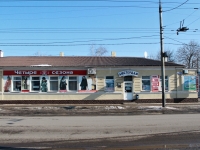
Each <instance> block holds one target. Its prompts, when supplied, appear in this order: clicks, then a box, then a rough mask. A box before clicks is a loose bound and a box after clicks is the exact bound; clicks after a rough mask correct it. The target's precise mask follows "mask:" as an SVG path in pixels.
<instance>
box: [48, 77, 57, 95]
mask: <svg viewBox="0 0 200 150" xmlns="http://www.w3.org/2000/svg"><path fill="white" fill-rule="evenodd" d="M52 77H53V78H55V77H56V78H57V80H55V79H52V80H51V78H52ZM51 81H53V82H54V81H55V82H56V81H57V86H58V88H57V90H51ZM48 89H49V90H48V91H49V92H58V90H59V76H49V86H48Z"/></svg>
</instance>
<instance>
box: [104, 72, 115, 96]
mask: <svg viewBox="0 0 200 150" xmlns="http://www.w3.org/2000/svg"><path fill="white" fill-rule="evenodd" d="M105 84H106V87H105V91H106V92H113V91H114V77H113V76H106V80H105Z"/></svg>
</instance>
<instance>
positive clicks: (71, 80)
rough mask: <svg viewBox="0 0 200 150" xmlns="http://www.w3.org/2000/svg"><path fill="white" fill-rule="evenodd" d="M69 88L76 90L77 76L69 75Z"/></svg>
mask: <svg viewBox="0 0 200 150" xmlns="http://www.w3.org/2000/svg"><path fill="white" fill-rule="evenodd" d="M69 90H71V91H76V90H77V77H69Z"/></svg>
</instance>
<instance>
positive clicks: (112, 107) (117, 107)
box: [105, 106, 125, 110]
mask: <svg viewBox="0 0 200 150" xmlns="http://www.w3.org/2000/svg"><path fill="white" fill-rule="evenodd" d="M105 109H107V110H109V109H125V108H124V107H122V106H106V107H105Z"/></svg>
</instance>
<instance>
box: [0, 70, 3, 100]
mask: <svg viewBox="0 0 200 150" xmlns="http://www.w3.org/2000/svg"><path fill="white" fill-rule="evenodd" d="M0 71H2V74H1V77H2V78H1V100H3V70H0Z"/></svg>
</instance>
